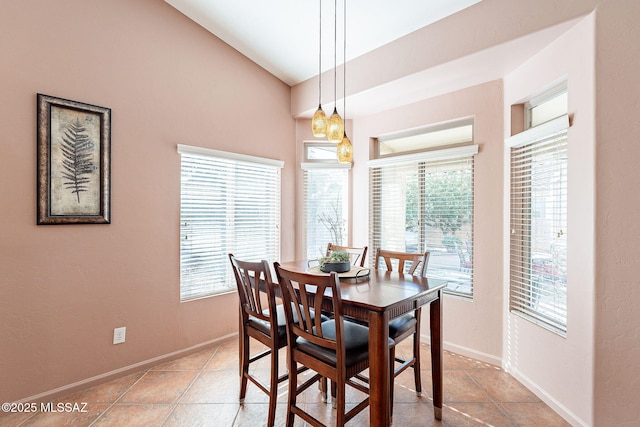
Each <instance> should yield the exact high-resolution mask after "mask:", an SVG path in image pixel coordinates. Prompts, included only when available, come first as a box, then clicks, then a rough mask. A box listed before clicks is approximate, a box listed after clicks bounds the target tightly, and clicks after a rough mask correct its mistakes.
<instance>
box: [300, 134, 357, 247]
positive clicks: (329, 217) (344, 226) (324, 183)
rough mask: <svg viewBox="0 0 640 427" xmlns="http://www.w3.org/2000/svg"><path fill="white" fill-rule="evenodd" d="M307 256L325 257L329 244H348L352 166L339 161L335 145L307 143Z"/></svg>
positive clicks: (305, 176)
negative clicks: (350, 170)
mask: <svg viewBox="0 0 640 427" xmlns="http://www.w3.org/2000/svg"><path fill="white" fill-rule="evenodd" d="M305 160H306V161H305V162H304V163H303V164H302V169H303V174H304V178H303V179H304V221H305V227H304V230H305V254H304V256H305V258H308V259H315V258H319V257H320V256H323V255H324V253H325V251H326V250H327V244H328V243H330V242H331V243H334V244H336V245H345V246H346V245H348V237H349V228H348V221H347V219H348V218H349V210H348V206H349V169H350V168H351V164H340V163H338V158H337V155H336V144H330V143H305Z"/></svg>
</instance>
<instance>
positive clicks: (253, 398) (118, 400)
mask: <svg viewBox="0 0 640 427" xmlns="http://www.w3.org/2000/svg"><path fill="white" fill-rule="evenodd" d="M410 341H411V340H405V342H404V343H402V344H401V345H400V346H399V349H398V352H399V353H403V352H404V353H406V352H409V351H410ZM255 347H256V351H259V350H260V348H258V346H255ZM237 354H238V349H237V341H236V340H230V341H226V342H224V343H221V344H218V345H215V346H212V347H210V348H207V349H205V350H202V351H199V352H198V353H195V354H192V355H189V356H185V357H182V358H181V359H177V360H174V361H171V362H168V363H164V364H161V365H158V366H156V367H154V368H151V369H148V370H143V371H140V372H136V373H134V374H130V375H127V376H125V377H123V378H119V379H117V380H114V381H110V382H107V383H104V384H101V385H98V386H95V387H92V388H90V389H87V390H84V391H81V392H78V393H75V394H73V395H70V396H67V397H64V398H60V399H57V400H56V403H57V402H60V403H65V404H74V403H78V404H79V405H82V404H83V403H86V406H85V408H84V409H85V410H86V412H56V413H52V412H36V413H20V414H2V415H0V427H5V426H11V427H13V426H56V427H57V426H65V425H74V426H92V427H93V426H95V427H98V426H118V427H120V426H127V427H128V426H145V427H149V426H189V427H192V426H215V427H224V426H247V427H254V426H263V425H265V424H266V418H267V397H266V395H265V394H264V393H262V392H261V391H260V390H258V388H257V387H255V386H254V385H252V384H249V388H248V392H247V397H246V399H245V403H244V405H242V406H241V405H239V404H238V390H239V379H238V355H237ZM280 354H281V360H282V363H281V366H282V367H283V368H281V369H284V366H285V365H286V364H285V363H284V356H285V355H284V353H283V352H281V353H280ZM421 360H422V367H423V368H424V369H423V371H422V383H423V393H422V396H417V395H416V393H415V391H414V390H413V375H412V371H411V370H408V371H405V372H404V373H403V374H402V375H400V376H399V377H398V378H396V384H395V406H394V414H393V425H394V426H402V427H411V426H446V427H450V426H452V427H453V426H455V427H466V426H495V427H511V426H513V427H515V426H519V427H534V426H540V427H550V426H569V424H568V423H567V422H566V421H564V420H563V419H562V418H561V417H560V416H559V415H558V414H556V413H555V412H554V411H553V410H551V409H550V408H549V407H548V406H547V405H545V404H544V403H543V402H542V401H540V399H538V398H537V397H536V396H535V395H534V394H533V393H531V392H530V391H529V390H527V389H526V388H525V387H524V386H522V385H521V384H520V383H519V382H518V381H516V380H515V379H513V377H511V376H510V375H509V374H506V373H505V372H503V371H502V370H501V369H500V368H498V367H496V366H492V365H488V364H486V363H483V362H478V361H476V360H472V359H469V358H466V357H463V356H460V355H457V354H454V353H450V352H444V408H443V419H442V421H441V422H440V421H436V420H435V419H434V417H433V404H432V401H431V371H430V366H431V365H430V357H429V347H428V346H427V345H425V344H423V347H422V358H421ZM254 365H256V366H255V368H254V369H255V372H256V375H259V376H260V377H261V378H264V379H265V381H266V380H267V378H268V371H269V370H268V360H267V359H263V360H261V361H260V362H258V363H255V364H254ZM356 393H359V392H356V391H354V393H353V394H352V395H351V396H350V397H348V401H352V402H355V401H356V400H355V399H357V398H358V397H359V396H357V395H356ZM286 397H287V386H286V383H283V384H281V387H280V393H279V403H278V409H277V414H276V425H277V426H282V425H285V418H286ZM302 398H303V399H304V405H305V408H306V409H307V410H309V411H312V412H314V414H315V415H316V416H317V417H318V418H319V419H321V420H323V422H327V421H328V422H333V421H334V418H333V416H332V409H331V405H327V404H325V403H322V402H321V400H320V396H319V392H318V390H317V389H316V388H315V387H311V388H310V389H309V390H307V391H306V392H305V394H304V395H303V396H302ZM295 425H296V426H304V425H305V423H304V422H302V421H300V420H299V419H297V420H296V424H295ZM347 425H350V426H368V425H369V414H368V411H367V410H365V411H363V412H362V413H360V414H358V416H357V417H355V418H354V419H353V420H351V422H350V423H348V424H347Z"/></svg>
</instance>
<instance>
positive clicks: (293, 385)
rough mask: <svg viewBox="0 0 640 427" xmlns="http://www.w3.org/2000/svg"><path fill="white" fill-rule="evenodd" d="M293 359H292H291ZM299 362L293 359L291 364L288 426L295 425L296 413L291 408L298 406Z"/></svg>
mask: <svg viewBox="0 0 640 427" xmlns="http://www.w3.org/2000/svg"><path fill="white" fill-rule="evenodd" d="M289 360H291V359H289ZM296 372H298V364H297V363H296V362H295V361H291V363H290V366H289V393H288V398H287V427H293V422H294V420H295V415H294V413H293V411H291V408H293V407H294V406H296V397H297V396H298V375H296Z"/></svg>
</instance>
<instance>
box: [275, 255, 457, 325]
mask: <svg viewBox="0 0 640 427" xmlns="http://www.w3.org/2000/svg"><path fill="white" fill-rule="evenodd" d="M281 265H282V267H283V268H286V269H288V270H292V271H298V272H308V270H309V267H308V265H307V261H292V262H284V263H282V264H281ZM314 274H315V273H314ZM321 274H328V273H321ZM446 284H447V281H446V280H440V279H430V278H428V277H419V276H413V275H410V274H401V273H397V272H389V271H383V270H374V269H371V270H370V272H369V275H368V276H364V277H359V278H357V279H354V278H342V277H341V279H340V296H341V297H342V301H343V304H345V303H346V305H352V306H354V307H361V308H363V309H365V310H367V311H377V312H381V311H390V310H391V311H398V310H400V311H402V309H401V306H403V305H404V304H406V303H407V301H408V300H416V299H418V300H419V301H418V306H420V305H424V304H426V303H427V302H429V301H430V300H431V299H435V298H437V291H438V290H441V289H443V288H444V287H445V286H446ZM410 310H411V308H409V310H407V311H410ZM405 312H406V311H405ZM345 314H347V313H345ZM399 314H403V313H399ZM393 317H395V315H394V313H391V315H390V318H393Z"/></svg>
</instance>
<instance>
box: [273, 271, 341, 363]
mask: <svg viewBox="0 0 640 427" xmlns="http://www.w3.org/2000/svg"><path fill="white" fill-rule="evenodd" d="M275 269H276V274H277V276H278V284H279V285H280V290H281V293H282V301H283V305H284V312H285V317H286V318H287V338H288V341H289V342H290V343H295V342H296V339H297V338H298V337H300V338H303V339H305V340H307V341H309V342H311V343H313V344H315V345H318V346H321V347H323V348H326V349H328V350H332V351H335V352H336V356H337V358H338V360H340V356H341V355H342V356H344V354H345V345H344V336H343V328H344V325H343V323H344V322H343V315H342V299H341V297H340V285H339V278H338V275H337V273H335V272H331V273H330V274H329V275H328V276H319V275H314V274H306V273H298V272H293V271H289V270H286V269H283V268H282V267H281V266H280V264H279V263H277V262H276V263H275ZM325 295H331V296H332V298H331V301H332V307H331V308H330V309H329V310H325V311H330V312H332V313H333V314H334V319H335V320H336V331H335V332H336V333H335V337H327V336H324V334H323V329H322V327H321V324H322V319H321V316H315V315H313V313H320V312H322V303H323V300H324V296H325ZM294 347H295V344H294Z"/></svg>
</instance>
